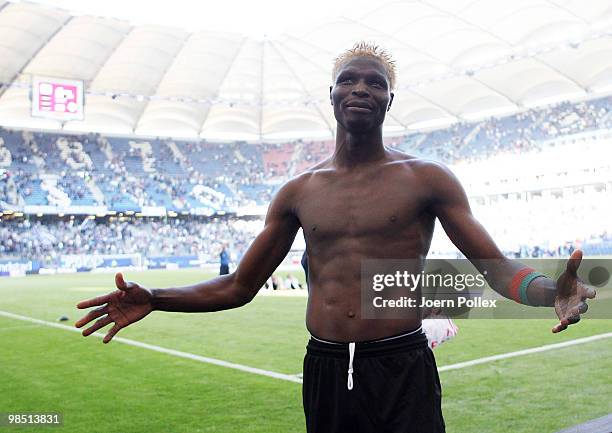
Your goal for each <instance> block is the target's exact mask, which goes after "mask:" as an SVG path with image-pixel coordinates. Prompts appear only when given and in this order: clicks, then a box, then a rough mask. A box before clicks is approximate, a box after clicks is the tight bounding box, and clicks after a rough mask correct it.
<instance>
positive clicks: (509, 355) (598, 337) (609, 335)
mask: <svg viewBox="0 0 612 433" xmlns="http://www.w3.org/2000/svg"><path fill="white" fill-rule="evenodd" d="M605 338H612V332H608V333H605V334H598V335H591V336H590V337H584V338H576V339H575V340H569V341H563V342H561V343H554V344H546V345H544V346H539V347H532V348H531V349H524V350H517V351H516V352H509V353H502V354H499V355H493V356H485V357H484V358H478V359H473V360H471V361H465V362H458V363H457V364H450V365H444V366H442V367H438V371H448V370H458V369H460V368H465V367H471V366H473V365H478V364H485V363H487V362H493V361H498V360H500V359H508V358H515V357H517V356H523V355H531V354H532V353H541V352H547V351H549V350H555V349H562V348H564V347H569V346H575V345H577V344H585V343H591V342H593V341H597V340H603V339H605Z"/></svg>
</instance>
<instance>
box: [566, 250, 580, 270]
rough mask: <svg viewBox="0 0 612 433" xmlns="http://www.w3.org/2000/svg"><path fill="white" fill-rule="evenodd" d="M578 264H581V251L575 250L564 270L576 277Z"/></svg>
mask: <svg viewBox="0 0 612 433" xmlns="http://www.w3.org/2000/svg"><path fill="white" fill-rule="evenodd" d="M580 262H582V251H581V250H575V251H574V252H573V253H572V255H571V256H570V258H569V260H568V261H567V266H566V268H565V269H566V271H567V273H568V274H571V275H573V276H576V274H577V272H578V267H579V266H580Z"/></svg>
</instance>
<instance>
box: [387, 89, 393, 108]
mask: <svg viewBox="0 0 612 433" xmlns="http://www.w3.org/2000/svg"><path fill="white" fill-rule="evenodd" d="M394 96H395V94H394V93H393V92H391V99H390V100H389V105H387V111H389V110H390V109H391V104H393V97H394Z"/></svg>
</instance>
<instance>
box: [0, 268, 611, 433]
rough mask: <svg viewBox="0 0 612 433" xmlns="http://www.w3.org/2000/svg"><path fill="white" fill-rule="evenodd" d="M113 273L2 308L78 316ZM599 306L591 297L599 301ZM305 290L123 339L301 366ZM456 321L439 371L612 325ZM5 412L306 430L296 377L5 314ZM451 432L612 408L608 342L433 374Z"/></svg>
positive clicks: (19, 295) (134, 330)
mask: <svg viewBox="0 0 612 433" xmlns="http://www.w3.org/2000/svg"><path fill="white" fill-rule="evenodd" d="M207 277H209V275H205V274H203V273H202V272H201V271H198V270H187V271H148V272H143V273H135V272H134V273H127V278H128V279H133V280H136V281H139V282H141V283H143V284H145V285H148V286H150V287H164V286H170V285H182V284H188V283H192V282H194V281H197V280H199V279H203V278H207ZM112 282H113V276H112V274H76V275H56V276H29V277H23V278H3V279H0V310H2V311H7V312H11V313H15V314H20V315H24V316H29V317H33V318H37V319H42V320H46V321H57V318H58V317H59V316H61V315H67V316H69V318H70V321H69V322H65V323H67V324H73V323H74V321H75V320H76V319H78V318H79V317H80V316H81V315H82V314H83V312H81V311H78V310H76V308H75V307H74V305H75V304H76V303H77V302H78V301H79V300H82V299H86V298H89V297H92V296H96V295H98V294H102V293H105V292H106V291H108V290H110V289H112V288H113V287H112ZM595 302H596V301H595ZM305 305H306V299H305V298H295V297H257V298H256V299H255V300H254V301H253V302H252V303H251V304H249V305H247V306H246V307H244V308H241V309H238V310H232V311H226V312H220V313H210V314H175V313H161V312H156V313H153V314H152V315H151V316H149V317H148V318H146V319H145V320H143V321H141V322H139V323H137V324H135V325H132V326H131V327H130V328H128V329H125V330H123V331H121V332H120V333H119V336H120V337H125V338H129V339H132V340H137V341H141V342H145V343H150V344H154V345H158V346H162V347H165V348H170V349H176V350H181V351H184V352H189V353H193V354H198V355H202V356H207V357H212V358H218V359H221V360H225V361H231V362H235V363H239V364H245V365H248V366H252V367H258V368H262V369H266V370H272V371H275V372H281V373H287V374H297V373H300V372H301V370H302V360H303V356H304V351H305V345H306V342H307V339H308V334H307V332H306V329H305V326H304V314H305ZM554 323H555V322H554V319H550V320H548V319H541V320H459V321H458V325H459V328H460V333H459V336H458V337H457V338H455V339H454V340H453V341H451V342H449V343H445V344H444V345H442V346H441V347H439V348H437V349H436V350H435V354H436V358H437V361H438V365H439V366H443V365H448V364H453V363H457V362H461V361H467V360H471V359H477V358H481V357H483V356H488V355H494V354H500V353H505V352H510V351H515V350H520V349H525V348H530V347H537V346H541V345H544V344H551V343H556V342H560V341H565V340H571V339H575V338H580V337H584V336H589V335H595V334H600V333H605V332H610V331H612V321H611V320H603V319H601V320H600V319H597V320H595V319H591V320H588V319H584V320H583V321H582V322H581V323H579V324H578V325H576V326H573V327H571V328H570V329H569V330H567V331H565V332H563V333H561V334H557V335H553V334H551V333H550V328H551V327H552V325H553V324H554ZM0 372H1V373H0V374H1V377H2V379H1V380H0V412H5V413H6V412H49V411H57V412H62V413H63V415H64V425H63V426H62V427H61V428H57V429H49V428H38V429H36V428H20V429H16V428H12V429H7V432H10V431H38V430H41V431H61V432H66V433H67V432H78V433H81V432H108V433H110V432H117V433H126V432H160V433H162V432H163V433H168V432H185V433H191V432H194V433H195V432H228V433H243V432H245V433H246V432H261V433H275V432H279V433H292V432H302V433H303V432H305V428H304V420H303V410H302V405H301V388H300V385H299V384H297V383H291V382H286V381H281V380H277V379H273V378H269V377H264V376H258V375H254V374H250V373H246V372H242V371H237V370H232V369H228V368H224V367H220V366H215V365H210V364H205V363H200V362H196V361H192V360H187V359H181V358H177V357H174V356H171V355H167V354H162V353H156V352H153V351H150V350H146V349H142V348H138V347H132V346H127V345H124V344H119V343H116V342H113V343H111V344H109V345H103V344H102V343H101V340H100V339H98V338H95V337H90V338H87V339H86V338H83V337H81V336H80V335H79V334H78V333H75V332H68V331H65V330H61V329H56V328H51V327H47V326H42V325H36V324H33V323H29V322H24V321H20V320H13V319H8V318H5V317H0ZM441 381H442V387H443V407H444V415H445V419H446V423H447V431H448V432H449V433H468V432H478V433H489V432H490V433H497V432H499V433H502V432H504V433H505V432H519V433H522V432H525V433H527V432H530V433H547V432H554V431H557V430H559V429H561V428H564V427H568V426H570V425H574V424H577V423H580V422H584V421H586V420H589V419H592V418H595V417H598V416H602V415H605V414H608V413H611V412H612V400H611V399H610V396H611V395H612V339H606V340H600V341H598V342H592V343H587V344H582V345H577V346H572V347H568V348H564V349H558V350H554V351H549V352H543V353H538V354H532V355H527V356H521V357H518V358H512V359H506V360H501V361H496V362H492V363H487V364H483V365H477V366H473V367H468V368H465V369H461V370H453V371H446V372H442V373H441Z"/></svg>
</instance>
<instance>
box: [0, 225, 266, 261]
mask: <svg viewBox="0 0 612 433" xmlns="http://www.w3.org/2000/svg"><path fill="white" fill-rule="evenodd" d="M260 226H261V222H259V221H255V222H252V221H244V220H233V219H210V220H195V219H182V218H171V219H168V220H161V219H158V220H152V219H140V218H129V219H128V218H124V219H120V218H115V219H113V220H112V221H107V220H104V221H102V220H91V219H72V220H70V219H68V220H66V219H63V220H55V221H49V220H45V221H43V220H40V219H33V220H28V219H13V220H4V221H2V224H0V258H1V257H5V258H9V257H15V258H17V257H18V258H21V259H27V260H40V261H42V263H43V265H45V266H50V267H59V266H60V265H61V257H62V256H63V255H71V254H80V255H112V254H141V255H142V256H143V257H156V256H197V257H199V258H200V259H201V260H203V261H205V262H209V263H214V262H216V261H217V260H218V254H219V251H220V249H221V246H222V244H224V243H228V244H229V245H230V250H231V251H232V253H233V255H234V257H233V258H234V259H235V260H237V259H239V258H240V257H241V255H242V254H243V253H244V251H245V250H246V248H247V247H248V245H249V244H250V242H251V241H252V239H253V238H254V236H255V234H256V233H257V232H258V230H259V228H260Z"/></svg>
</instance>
